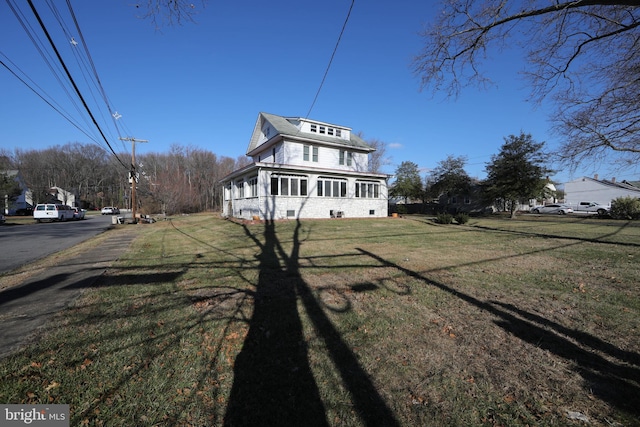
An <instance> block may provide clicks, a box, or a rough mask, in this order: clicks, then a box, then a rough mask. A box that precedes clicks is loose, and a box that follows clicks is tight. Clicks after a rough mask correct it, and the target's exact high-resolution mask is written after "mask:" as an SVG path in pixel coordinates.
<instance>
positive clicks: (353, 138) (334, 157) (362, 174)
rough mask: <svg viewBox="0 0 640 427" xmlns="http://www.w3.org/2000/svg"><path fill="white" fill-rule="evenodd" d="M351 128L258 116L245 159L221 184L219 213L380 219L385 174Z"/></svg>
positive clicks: (385, 212) (270, 217)
mask: <svg viewBox="0 0 640 427" xmlns="http://www.w3.org/2000/svg"><path fill="white" fill-rule="evenodd" d="M373 151H374V149H373V148H371V147H370V146H369V145H367V143H366V142H364V141H363V140H362V138H360V137H359V136H357V135H355V134H354V133H352V131H351V128H348V127H345V126H338V125H333V124H330V123H325V122H319V121H317V120H311V119H305V118H299V117H282V116H277V115H274V114H268V113H260V114H259V115H258V119H257V121H256V124H255V127H254V130H253V134H252V135H251V140H250V141H249V147H248V148H247V152H246V154H247V156H250V157H251V158H252V160H253V163H252V164H250V165H248V166H246V167H244V168H242V169H239V170H236V171H234V172H232V173H231V174H229V175H228V176H226V177H225V178H224V179H223V180H222V184H223V185H224V203H223V209H222V211H223V215H225V216H231V217H235V218H243V219H254V218H259V219H261V220H262V219H267V220H273V219H286V218H290V219H297V218H331V217H350V218H354V217H358V218H363V217H386V216H387V215H388V204H387V180H388V178H389V176H388V175H386V174H380V173H372V172H369V170H368V169H369V153H371V152H373Z"/></svg>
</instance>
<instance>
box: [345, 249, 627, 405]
mask: <svg viewBox="0 0 640 427" xmlns="http://www.w3.org/2000/svg"><path fill="white" fill-rule="evenodd" d="M356 249H358V250H359V251H360V252H361V253H362V254H364V255H367V256H369V257H371V258H373V259H375V260H377V261H378V262H379V263H380V265H381V266H382V267H393V268H395V269H397V270H398V271H401V272H402V273H404V274H406V275H407V276H409V277H412V278H414V279H417V280H419V281H421V282H423V283H425V284H427V285H429V286H434V287H436V288H438V289H440V290H442V291H444V292H447V293H449V294H451V295H453V296H455V297H457V298H459V299H461V300H462V301H465V302H466V303H468V304H470V305H473V306H475V307H477V308H479V309H481V310H484V311H486V312H488V313H491V314H492V315H494V316H496V317H498V319H499V320H496V321H494V322H495V323H496V325H498V326H500V327H501V328H503V329H504V330H505V331H507V332H508V333H510V334H512V335H514V336H516V337H518V338H520V339H521V340H523V341H526V342H527V343H529V344H531V345H533V346H535V347H539V348H542V349H545V350H547V351H549V352H551V353H553V354H555V355H557V356H559V357H562V358H563V359H565V360H567V361H569V362H572V363H574V364H575V365H576V367H575V370H576V372H577V373H578V374H579V375H581V376H582V377H583V378H584V379H585V381H586V382H587V383H588V384H589V387H590V390H591V392H593V394H594V395H596V396H598V397H600V398H601V399H603V400H604V401H606V402H608V403H609V404H611V405H612V406H615V407H617V408H619V409H621V410H623V411H627V412H628V413H630V414H635V415H640V407H638V405H637V402H639V401H640V355H639V354H638V353H635V352H633V351H624V350H622V349H619V348H617V347H616V346H614V345H612V344H610V343H607V342H605V341H603V340H601V339H599V338H597V337H595V336H593V335H590V334H588V333H585V332H580V331H576V330H572V329H568V328H566V327H563V326H562V325H559V324H558V323H556V322H553V321H551V320H548V319H545V318H543V317H541V316H538V315H536V314H533V313H529V312H527V311H525V310H521V309H518V308H516V307H514V306H513V305H511V304H505V303H501V302H498V301H481V300H479V299H477V298H475V297H473V296H471V295H468V294H465V293H464V292H460V291H458V290H456V289H454V288H452V287H450V286H447V285H445V284H444V283H440V282H437V281H434V280H432V279H428V278H426V277H424V276H422V275H421V274H419V273H417V272H415V271H412V270H409V269H407V268H404V267H402V266H400V265H398V264H396V263H393V262H391V261H388V260H386V259H384V258H382V257H380V256H378V255H376V254H374V253H372V252H369V251H366V250H364V249H361V248H356ZM598 353H604V354H607V355H608V356H610V358H605V357H603V356H602V355H600V354H598ZM611 358H615V359H617V361H613V360H611Z"/></svg>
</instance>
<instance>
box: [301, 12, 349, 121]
mask: <svg viewBox="0 0 640 427" xmlns="http://www.w3.org/2000/svg"><path fill="white" fill-rule="evenodd" d="M354 3H355V0H351V6H349V12H348V13H347V17H346V18H345V20H344V24H342V30H341V31H340V35H339V36H338V40H337V41H336V45H335V47H334V48H333V53H332V54H331V58H330V59H329V64H327V69H326V70H325V71H324V76H322V81H321V82H320V86H319V87H318V91H317V92H316V96H315V97H314V98H313V102H312V103H311V107H309V111H307V115H306V118H309V116H310V115H311V110H313V107H314V105H316V101H317V100H318V96H319V95H320V91H321V90H322V86H324V81H325V80H326V78H327V74H329V69H330V68H331V63H332V62H333V57H334V56H335V55H336V51H337V50H338V45H339V44H340V40H341V39H342V34H343V33H344V30H345V28H346V27H347V22H349V17H350V16H351V10H352V9H353V4H354Z"/></svg>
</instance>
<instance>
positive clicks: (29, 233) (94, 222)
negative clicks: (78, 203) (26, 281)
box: [0, 215, 112, 273]
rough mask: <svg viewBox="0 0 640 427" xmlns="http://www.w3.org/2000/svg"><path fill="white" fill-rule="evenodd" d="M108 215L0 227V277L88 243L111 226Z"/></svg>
mask: <svg viewBox="0 0 640 427" xmlns="http://www.w3.org/2000/svg"><path fill="white" fill-rule="evenodd" d="M111 218H112V217H111V216H110V215H104V216H103V215H89V216H87V218H86V219H83V220H79V221H66V222H42V223H36V222H35V221H34V223H33V224H27V225H7V224H4V225H0V273H4V272H7V271H10V270H14V269H16V268H18V267H21V266H23V265H26V264H29V263H31V262H34V261H36V260H38V259H41V258H44V257H46V256H48V255H51V254H53V253H55V252H58V251H62V250H64V249H68V248H70V247H72V246H74V245H77V244H78V243H81V242H84V241H85V240H88V239H91V238H92V237H95V236H97V235H98V234H100V233H102V232H104V231H105V230H107V229H108V228H109V227H110V226H111Z"/></svg>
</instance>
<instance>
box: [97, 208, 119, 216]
mask: <svg viewBox="0 0 640 427" xmlns="http://www.w3.org/2000/svg"><path fill="white" fill-rule="evenodd" d="M100 213H101V214H102V215H118V214H119V213H120V209H118V208H116V207H115V206H105V207H104V208H102V210H101V211H100Z"/></svg>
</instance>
